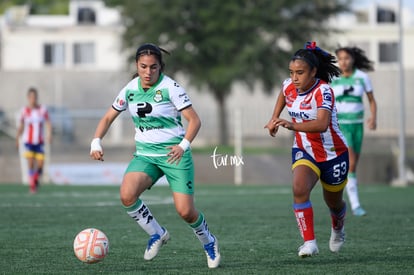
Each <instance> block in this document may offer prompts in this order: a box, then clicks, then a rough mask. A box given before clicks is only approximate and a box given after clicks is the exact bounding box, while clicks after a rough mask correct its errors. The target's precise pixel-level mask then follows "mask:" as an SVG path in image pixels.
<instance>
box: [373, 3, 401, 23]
mask: <svg viewBox="0 0 414 275" xmlns="http://www.w3.org/2000/svg"><path fill="white" fill-rule="evenodd" d="M377 22H378V23H395V22H396V21H395V12H394V11H392V10H390V9H387V8H380V7H378V8H377Z"/></svg>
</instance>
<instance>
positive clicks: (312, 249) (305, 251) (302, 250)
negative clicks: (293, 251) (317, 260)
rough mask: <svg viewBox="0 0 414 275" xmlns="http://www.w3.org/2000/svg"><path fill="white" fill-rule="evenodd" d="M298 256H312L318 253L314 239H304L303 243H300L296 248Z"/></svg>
mask: <svg viewBox="0 0 414 275" xmlns="http://www.w3.org/2000/svg"><path fill="white" fill-rule="evenodd" d="M298 251H299V252H298V256H299V257H302V258H305V257H312V256H315V255H317V254H319V249H318V245H317V244H316V240H312V241H306V242H305V243H304V244H303V245H301V246H300V247H299V249H298Z"/></svg>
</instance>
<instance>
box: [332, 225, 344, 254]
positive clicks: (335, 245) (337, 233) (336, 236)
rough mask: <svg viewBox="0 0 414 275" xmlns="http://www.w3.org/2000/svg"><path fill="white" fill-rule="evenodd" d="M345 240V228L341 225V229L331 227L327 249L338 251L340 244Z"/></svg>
mask: <svg viewBox="0 0 414 275" xmlns="http://www.w3.org/2000/svg"><path fill="white" fill-rule="evenodd" d="M344 242H345V229H344V227H342V229H339V230H335V229H333V228H332V229H331V238H330V239H329V249H330V250H331V251H332V252H335V253H336V252H339V250H340V249H341V247H342V245H343V244H344Z"/></svg>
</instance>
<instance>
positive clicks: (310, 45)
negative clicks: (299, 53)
mask: <svg viewBox="0 0 414 275" xmlns="http://www.w3.org/2000/svg"><path fill="white" fill-rule="evenodd" d="M305 49H306V50H311V51H318V52H320V53H322V54H323V55H325V56H327V55H329V53H327V52H325V51H324V50H322V49H321V48H319V47H318V46H316V42H315V41H312V42H309V41H308V42H306V43H305Z"/></svg>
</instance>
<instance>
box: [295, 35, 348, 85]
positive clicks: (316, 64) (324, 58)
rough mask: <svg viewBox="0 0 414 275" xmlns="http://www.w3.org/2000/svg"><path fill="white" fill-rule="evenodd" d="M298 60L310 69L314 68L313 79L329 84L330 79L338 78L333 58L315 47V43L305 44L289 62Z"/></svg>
mask: <svg viewBox="0 0 414 275" xmlns="http://www.w3.org/2000/svg"><path fill="white" fill-rule="evenodd" d="M298 59H301V60H303V61H305V62H306V63H308V65H309V66H310V68H311V69H313V68H316V69H317V71H316V75H315V77H317V78H320V79H322V80H324V81H325V82H328V83H329V82H331V80H332V78H334V77H335V76H339V75H340V73H341V71H340V70H339V68H338V67H337V66H336V65H335V63H336V58H335V56H333V55H331V54H330V53H328V52H326V51H324V50H322V49H321V48H319V47H318V46H316V42H307V43H306V44H305V47H304V49H300V50H298V51H296V52H295V54H294V55H293V57H292V59H291V61H294V60H298Z"/></svg>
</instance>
